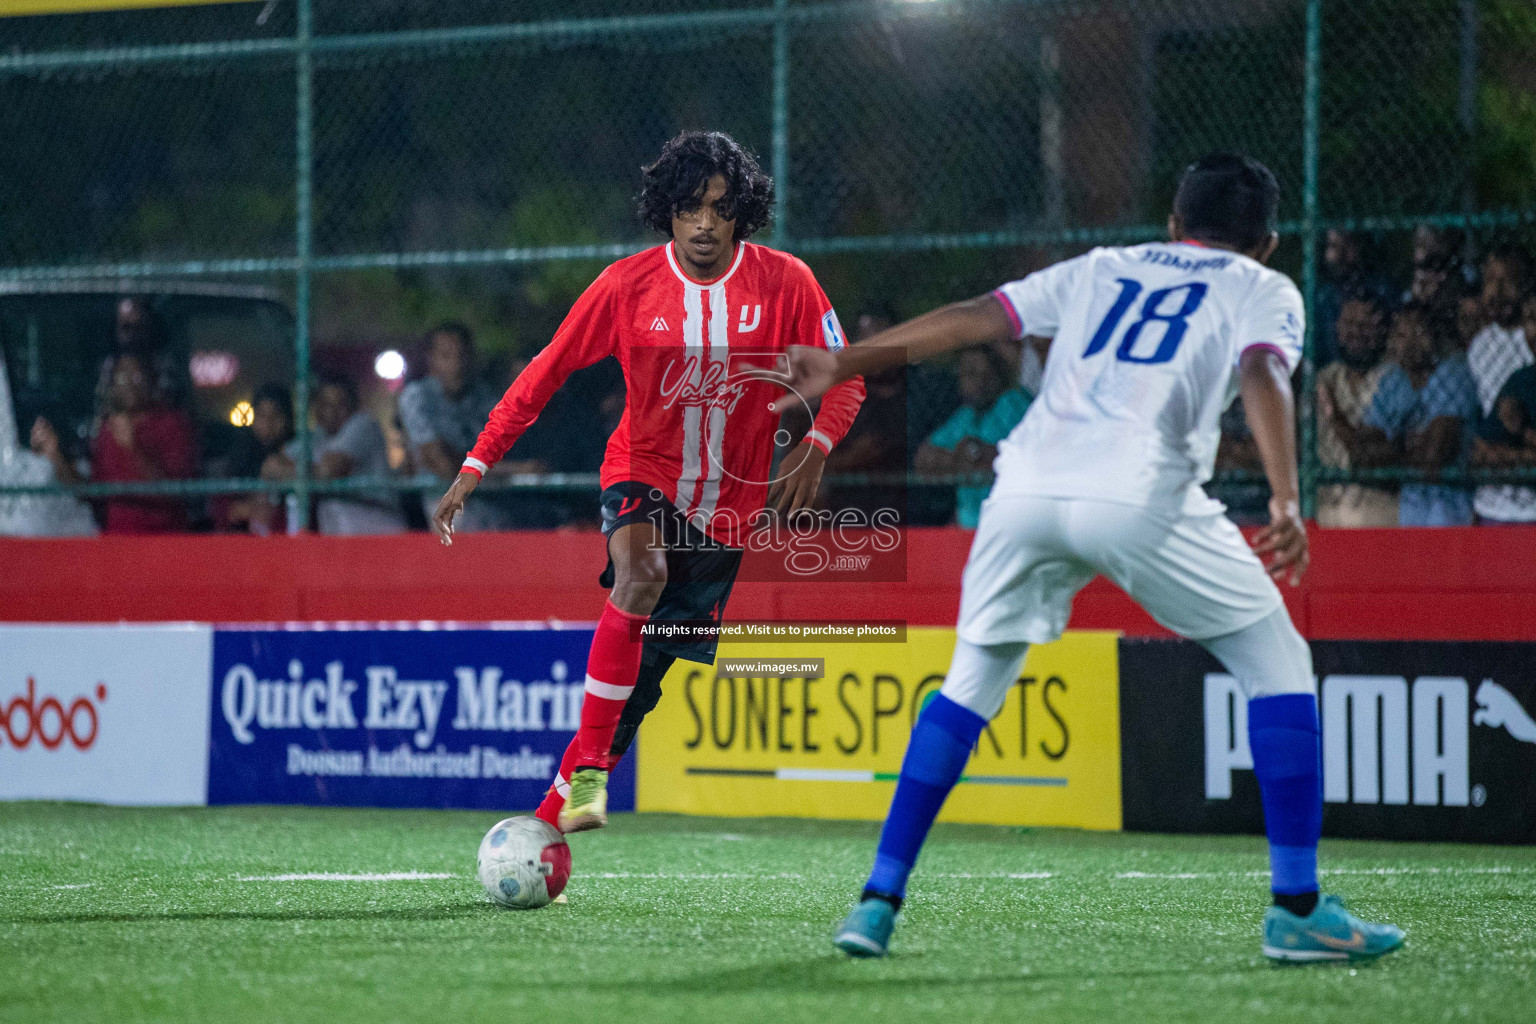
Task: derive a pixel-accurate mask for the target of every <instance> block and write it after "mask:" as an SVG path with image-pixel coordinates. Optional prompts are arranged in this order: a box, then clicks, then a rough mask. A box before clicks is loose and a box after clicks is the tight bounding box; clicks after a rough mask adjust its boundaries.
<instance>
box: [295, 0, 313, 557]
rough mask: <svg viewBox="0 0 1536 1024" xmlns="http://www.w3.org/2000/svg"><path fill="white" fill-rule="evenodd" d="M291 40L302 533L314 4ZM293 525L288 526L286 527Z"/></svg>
mask: <svg viewBox="0 0 1536 1024" xmlns="http://www.w3.org/2000/svg"><path fill="white" fill-rule="evenodd" d="M297 13H298V29H297V35H296V40H295V41H296V42H297V44H298V48H297V50H296V65H297V68H298V70H297V73H296V76H295V79H296V80H295V89H296V93H297V95H296V100H297V107H296V109H295V117H294V131H295V135H296V138H295V139H294V143H295V145H294V150H295V153H296V159H295V168H294V208H295V216H294V255H295V256H297V257H298V266H297V267H296V268H295V270H294V289H293V305H294V310H293V326H294V330H293V349H294V353H293V363H294V381H293V420H294V423H293V425H294V428H295V429H296V430H297V431H298V435H299V464H298V467H297V469H298V474H297V478H296V481H295V488H294V496H295V498H296V499H297V503H298V506H299V508H298V524H297V525H298V528H299V529H300V530H307V529H309V527H310V522H309V485H310V475H311V463H310V452H311V443H310V436H309V376H310V374H309V303H310V289H309V286H310V277H311V274H312V273H313V267H312V265H311V260H312V258H313V245H312V242H313V237H312V236H313V234H314V225H313V223H312V222H311V219H310V212H311V211H310V199H311V197H312V193H313V188H314V180H313V174H314V166H313V164H314V161H313V159H312V153H311V151H310V142H311V138H310V137H311V134H312V132H313V129H314V84H315V83H314V56H313V52H312V50H311V46H310V44H311V41H312V40H311V35H312V32H313V29H314V9H313V0H298V9H297ZM291 528H292V524H290V529H291Z"/></svg>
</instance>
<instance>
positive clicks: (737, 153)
mask: <svg viewBox="0 0 1536 1024" xmlns="http://www.w3.org/2000/svg"><path fill="white" fill-rule="evenodd" d="M717 174H719V175H721V176H723V177H724V178H725V183H726V187H725V198H724V199H723V200H721V208H722V211H723V215H724V216H726V217H728V218H732V219H734V220H735V221H736V231H735V237H736V241H738V242H744V241H746V240H747V239H748V238H751V237H752V235H753V234H754V233H756V232H757V231H760V230H761V229H762V228H763V227H764V226H765V225H767V223H768V218H769V217H770V216H771V215H772V213H773V179H772V178H770V177H768V175H766V174H764V173H763V169H762V168H761V167H759V166H758V163H757V158H756V157H754V156H753V155H752V153H751V152H750V151H749V150H747V149H745V148H743V147H742V145H741V144H740V143H738V142H737V141H736V140H735V139H733V138H731V137H730V136H729V135H727V134H725V133H724V132H683V133H682V134H681V135H678V136H677V137H675V138H673V139H672V140H671V141H670V142H668V143H667V144H666V145H665V146H663V147H662V148H661V156H659V157H657V158H656V162H655V163H653V164H651V165H650V166H649V167H646V168H645V169H644V170H643V171H642V172H641V179H640V182H641V184H640V195H639V197H638V201H639V204H640V219H641V220H642V221H644V222H645V224H646V226H647V227H650V228H651V229H652V230H654V231H657V232H659V233H661V234H663V235H668V236H670V235H671V234H672V217H673V216H674V215H675V214H677V213H679V212H681V211H683V210H686V209H688V207H689V205H690V204H693V203H696V202H697V201H698V199H699V197H700V196H701V195H703V194H704V190H705V186H706V185H707V184H708V182H709V179H710V178H712V177H714V176H715V175H717Z"/></svg>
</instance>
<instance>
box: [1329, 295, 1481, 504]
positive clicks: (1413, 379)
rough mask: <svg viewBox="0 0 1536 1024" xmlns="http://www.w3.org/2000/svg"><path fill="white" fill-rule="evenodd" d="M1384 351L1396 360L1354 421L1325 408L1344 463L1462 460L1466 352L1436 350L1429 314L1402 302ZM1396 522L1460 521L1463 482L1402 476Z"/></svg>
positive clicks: (1472, 389) (1468, 380) (1469, 419)
mask: <svg viewBox="0 0 1536 1024" xmlns="http://www.w3.org/2000/svg"><path fill="white" fill-rule="evenodd" d="M1388 345H1389V351H1390V352H1391V354H1392V356H1393V358H1394V360H1395V363H1394V364H1393V365H1391V366H1389V367H1388V368H1387V372H1386V373H1385V374H1383V375H1382V378H1381V381H1380V382H1379V383H1378V384H1377V387H1376V394H1375V396H1374V397H1373V398H1372V399H1371V404H1370V407H1369V408H1368V409H1367V410H1366V413H1365V417H1364V419H1363V420H1362V421H1361V425H1360V426H1359V427H1358V428H1356V427H1353V426H1351V425H1350V422H1349V420H1347V419H1346V418H1345V417H1343V416H1341V415H1338V410H1336V409H1333V408H1323V409H1320V410H1319V412H1320V413H1321V414H1322V415H1323V416H1324V417H1326V418H1327V419H1328V420H1329V422H1330V423H1331V425H1332V426H1333V429H1334V430H1335V431H1336V432H1337V434H1338V437H1339V440H1340V441H1341V442H1342V443H1343V445H1344V447H1345V449H1346V450H1347V451H1348V454H1349V459H1350V462H1351V463H1352V464H1353V465H1354V466H1357V467H1360V468H1368V467H1372V466H1406V467H1409V468H1413V469H1422V470H1426V471H1429V472H1431V473H1433V472H1434V471H1436V470H1440V469H1445V468H1447V467H1450V466H1457V465H1463V464H1465V458H1466V454H1467V451H1468V449H1469V448H1470V446H1471V437H1472V430H1473V428H1474V426H1475V425H1476V423H1477V386H1476V385H1475V384H1473V382H1472V375H1471V374H1470V373H1469V372H1468V371H1467V360H1466V357H1465V356H1463V355H1461V353H1459V352H1453V353H1451V354H1449V355H1446V354H1444V351H1443V350H1442V349H1437V347H1436V344H1435V336H1434V333H1433V324H1432V321H1431V318H1430V316H1429V314H1428V313H1427V312H1426V311H1424V310H1423V309H1420V308H1419V307H1417V306H1408V307H1406V308H1404V309H1402V310H1401V311H1399V312H1398V314H1397V316H1395V317H1393V319H1392V333H1391V337H1390V340H1389V343H1388ZM1397 521H1398V525H1399V526H1466V525H1468V524H1470V523H1471V522H1472V502H1471V499H1470V497H1469V496H1468V494H1467V491H1466V489H1465V488H1462V487H1455V486H1449V485H1445V484H1434V483H1405V484H1403V486H1402V489H1401V491H1400V492H1399V495H1398V513H1397Z"/></svg>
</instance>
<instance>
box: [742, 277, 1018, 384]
mask: <svg viewBox="0 0 1536 1024" xmlns="http://www.w3.org/2000/svg"><path fill="white" fill-rule="evenodd" d="M1013 337H1014V332H1013V322H1012V321H1011V320H1009V318H1008V314H1007V313H1006V312H1005V311H1004V310H1003V306H1002V303H1001V302H1000V301H999V300H998V298H997V297H996V296H995V295H992V294H990V293H989V294H987V295H979V296H977V297H976V298H974V299H966V300H965V301H964V302H954V303H951V304H949V305H948V306H943V307H941V308H939V309H936V310H934V311H933V312H931V313H924V314H923V315H922V316H920V317H918V318H917V319H915V320H908V321H907V322H906V323H904V324H898V325H897V326H895V327H892V328H891V329H890V330H886V331H881V332H880V333H879V334H876V335H874V336H873V337H870V338H866V339H864V340H863V341H861V342H859V343H858V344H857V345H850V346H849V347H847V348H845V349H843V350H842V351H841V352H835V353H834V352H829V351H827V350H826V349H822V348H814V347H811V346H806V345H791V346H790V347H789V350H788V352H787V357H788V360H789V370H788V373H787V375H786V374H779V375H777V379H779V380H781V381H782V382H783V383H785V384H786V385H787V386H788V387H790V388H792V389H793V391H792V392H790V393H788V394H786V395H785V396H784V397H782V398H780V399H779V400H778V401H776V402H775V403H774V404H773V411H774V412H783V411H784V410H785V409H788V408H790V407H791V406H793V405H797V404H799V402H800V400H801V399H804V400H805V401H810V400H811V399H813V398H819V397H820V396H821V395H824V394H826V392H827V391H828V389H830V388H831V387H832V386H833V385H834V384H837V383H838V382H839V381H845V380H848V379H849V378H850V377H859V376H868V375H869V374H873V373H879V372H880V371H881V370H887V369H890V368H891V367H893V366H901V365H902V364H904V363H920V362H922V361H923V360H925V359H929V358H932V357H933V356H936V355H939V354H940V353H943V352H952V351H954V350H955V349H959V348H967V347H969V346H971V345H979V344H981V343H983V342H990V341H1006V340H1009V339H1011V338H1013ZM764 376H765V377H767V378H768V379H775V378H774V375H771V374H765V375H764ZM797 395H798V397H797Z"/></svg>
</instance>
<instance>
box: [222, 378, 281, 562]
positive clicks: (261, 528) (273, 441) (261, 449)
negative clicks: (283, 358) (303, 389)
mask: <svg viewBox="0 0 1536 1024" xmlns="http://www.w3.org/2000/svg"><path fill="white" fill-rule="evenodd" d="M251 410H252V411H251V429H250V431H249V432H245V431H242V432H241V433H240V434H239V436H238V438H237V440H236V442H235V444H234V447H233V451H232V452H231V453H230V457H229V466H228V468H227V469H226V470H225V472H226V473H227V474H228V475H229V476H232V477H235V478H237V479H253V478H255V477H259V476H261V469H262V467H263V466H264V465H266V462H267V459H269V458H271V457H272V456H273V455H281V454H282V451H283V448H284V446H285V445H287V444H288V442H289V441H291V440H293V396H292V395H291V394H289V392H288V389H287V388H286V387H284V386H283V385H281V384H278V383H276V382H272V383H268V384H263V385H262V386H261V387H259V388H257V389H256V393H255V394H254V395H252V396H251ZM209 511H210V512H211V513H212V515H213V522H214V525H215V526H217V527H218V529H220V530H225V531H233V532H237V533H244V532H250V533H254V534H256V535H258V536H262V537H265V536H267V535H268V534H272V533H282V532H283V531H284V529H285V528H286V526H287V517H286V514H285V511H284V503H283V498H282V495H280V494H264V493H255V494H235V495H220V496H219V497H217V498H214V499H213V500H212V501H210V502H209Z"/></svg>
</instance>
